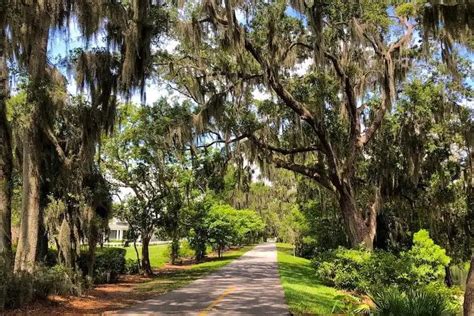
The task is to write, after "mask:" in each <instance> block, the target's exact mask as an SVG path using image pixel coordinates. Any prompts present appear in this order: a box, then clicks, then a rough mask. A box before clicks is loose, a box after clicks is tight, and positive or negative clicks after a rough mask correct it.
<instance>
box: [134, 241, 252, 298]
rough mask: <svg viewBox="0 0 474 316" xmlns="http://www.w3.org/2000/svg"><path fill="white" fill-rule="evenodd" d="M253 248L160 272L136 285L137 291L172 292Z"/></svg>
mask: <svg viewBox="0 0 474 316" xmlns="http://www.w3.org/2000/svg"><path fill="white" fill-rule="evenodd" d="M253 247H254V246H245V247H242V248H240V249H237V250H230V251H227V252H225V253H224V254H223V257H222V258H219V259H218V258H213V259H211V260H210V261H207V262H203V263H199V264H194V265H191V266H190V267H188V268H186V269H181V270H171V271H160V272H159V273H158V274H157V275H156V276H155V277H154V278H153V280H151V281H149V282H146V283H143V284H140V285H138V288H137V290H138V291H141V292H154V293H158V294H161V293H166V292H169V291H172V290H174V289H177V288H180V287H182V286H185V285H187V284H188V283H190V282H192V281H194V280H196V279H199V278H202V277H203V276H205V275H206V274H208V273H211V272H213V271H216V270H218V269H220V268H222V267H223V266H225V265H227V264H229V263H230V262H231V261H233V260H235V259H237V258H239V257H240V256H241V255H243V254H244V253H246V252H247V251H249V250H251V249H252V248H253Z"/></svg>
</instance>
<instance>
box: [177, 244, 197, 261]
mask: <svg viewBox="0 0 474 316" xmlns="http://www.w3.org/2000/svg"><path fill="white" fill-rule="evenodd" d="M179 257H180V258H188V259H189V258H193V257H194V250H193V249H192V248H191V245H190V244H189V242H188V241H186V240H185V241H183V242H181V246H180V248H179Z"/></svg>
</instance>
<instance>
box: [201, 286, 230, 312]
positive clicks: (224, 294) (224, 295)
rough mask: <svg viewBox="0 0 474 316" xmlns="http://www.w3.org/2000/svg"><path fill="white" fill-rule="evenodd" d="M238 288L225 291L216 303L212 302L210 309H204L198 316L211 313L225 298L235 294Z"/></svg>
mask: <svg viewBox="0 0 474 316" xmlns="http://www.w3.org/2000/svg"><path fill="white" fill-rule="evenodd" d="M236 289H237V288H236V287H235V286H231V287H229V288H228V289H227V290H225V291H224V292H223V293H222V294H221V295H219V296H218V297H217V298H216V299H215V300H214V301H212V303H211V304H209V306H208V307H206V308H205V309H203V310H202V311H201V312H200V313H199V314H198V316H206V315H207V313H208V312H210V311H211V310H212V309H213V308H214V307H216V306H217V305H218V304H219V303H220V302H222V300H224V298H225V297H226V296H227V295H229V294H230V293H232V292H234V291H235V290H236Z"/></svg>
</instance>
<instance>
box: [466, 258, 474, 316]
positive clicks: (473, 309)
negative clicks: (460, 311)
mask: <svg viewBox="0 0 474 316" xmlns="http://www.w3.org/2000/svg"><path fill="white" fill-rule="evenodd" d="M472 315H474V256H472V257H471V267H470V268H469V275H468V276H467V281H466V292H465V293H464V316H472Z"/></svg>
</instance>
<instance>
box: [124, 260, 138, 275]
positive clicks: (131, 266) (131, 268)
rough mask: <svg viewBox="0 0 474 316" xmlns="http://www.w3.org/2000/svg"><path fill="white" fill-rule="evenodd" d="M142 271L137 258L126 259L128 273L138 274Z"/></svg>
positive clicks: (126, 271)
mask: <svg viewBox="0 0 474 316" xmlns="http://www.w3.org/2000/svg"><path fill="white" fill-rule="evenodd" d="M139 272H140V264H139V263H138V262H137V260H136V259H127V260H126V261H125V273H126V274H138V273H139Z"/></svg>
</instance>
